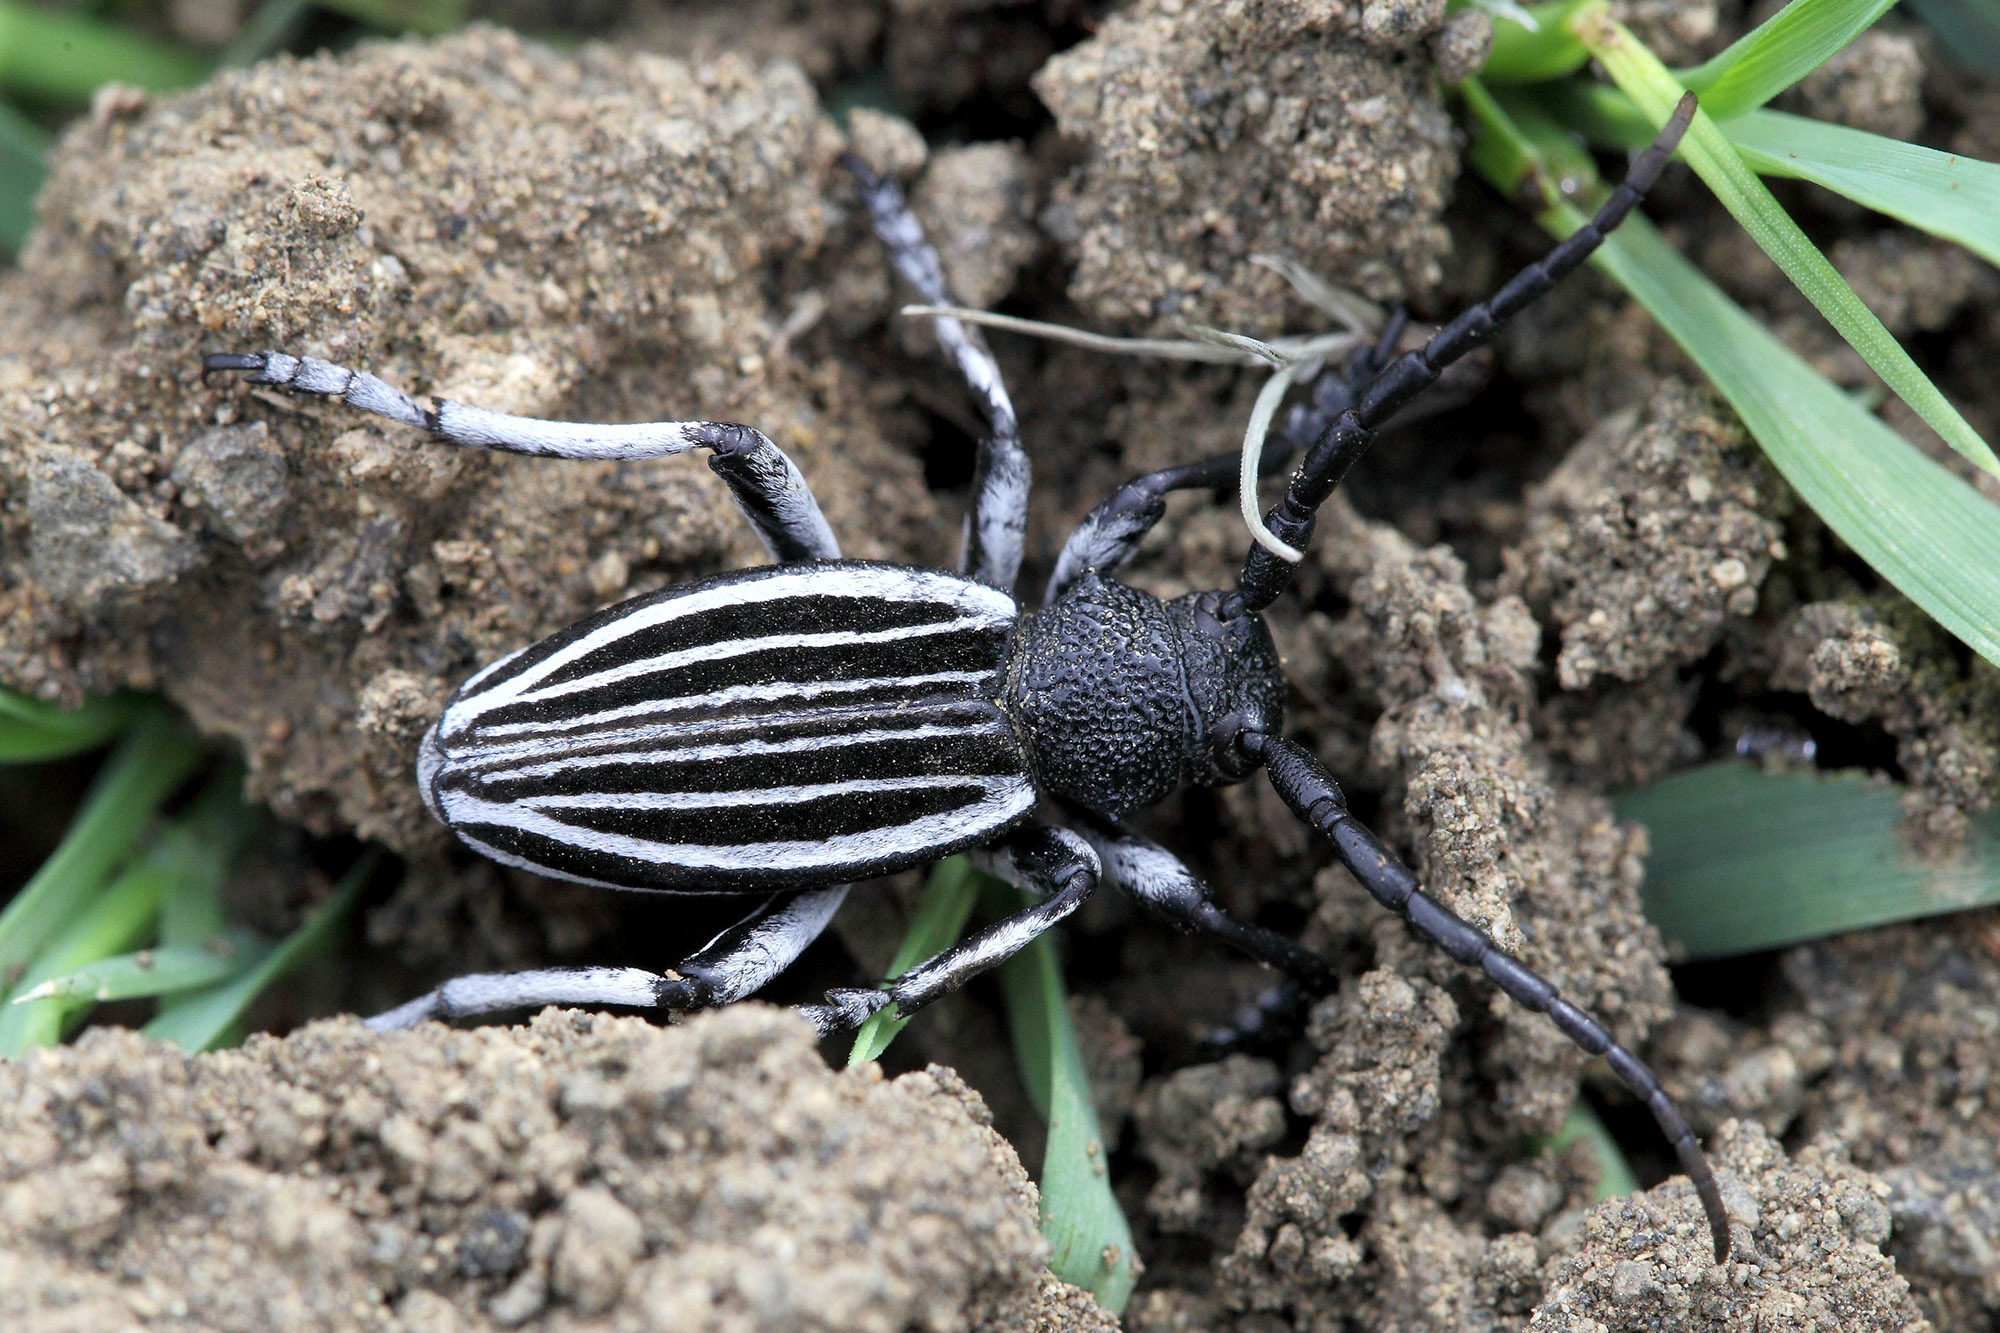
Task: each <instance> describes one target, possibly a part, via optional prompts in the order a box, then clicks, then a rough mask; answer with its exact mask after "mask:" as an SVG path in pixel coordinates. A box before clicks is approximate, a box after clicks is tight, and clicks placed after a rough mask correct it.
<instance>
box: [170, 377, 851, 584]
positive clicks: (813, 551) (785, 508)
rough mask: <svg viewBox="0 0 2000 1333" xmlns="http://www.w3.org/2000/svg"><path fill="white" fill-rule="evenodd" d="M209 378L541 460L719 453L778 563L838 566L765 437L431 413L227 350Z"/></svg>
mask: <svg viewBox="0 0 2000 1333" xmlns="http://www.w3.org/2000/svg"><path fill="white" fill-rule="evenodd" d="M202 369H203V372H204V373H209V372H214V371H239V372H242V373H243V374H244V376H245V378H246V379H247V380H248V381H249V382H250V383H251V384H268V385H271V386H273V387H275V388H279V389H284V390H286V391H287V392H290V393H302V394H313V395H316V396H318V397H322V398H338V399H339V400H340V401H341V402H343V403H345V404H346V405H347V406H349V407H352V408H355V409H358V410H359V411H363V412H371V413H373V414H374V415H376V416H378V417H387V418H388V419H389V420H391V421H396V422H400V423H402V424H403V425H405V426H414V427H416V428H417V429H419V430H426V431H429V432H430V433H431V435H432V436H433V437H434V438H436V439H438V440H441V441H443V442H444V443H446V444H456V445H459V446H461V447H463V448H468V449H494V450H498V451H500V452H502V453H510V454H531V455H534V456H536V457H540V458H578V459H591V460H597V461H601V462H631V461H634V460H637V459H645V458H663V457H666V456H668V455H670V454H682V453H686V452H688V451H689V450H690V449H708V450H710V451H712V454H711V457H710V458H709V460H708V465H709V467H710V468H711V469H713V470H714V472H715V473H716V475H717V476H719V477H721V478H722V480H723V481H724V482H725V483H727V484H728V486H729V492H730V494H731V495H732V496H733V497H734V498H735V500H736V507H737V508H738V509H741V510H742V511H743V516H744V517H745V518H747V519H748V520H749V521H750V526H751V528H752V529H753V530H754V531H755V532H756V534H757V540H758V541H759V542H761V543H762V544H763V546H764V549H765V550H766V551H767V552H769V554H770V556H771V559H772V560H774V561H776V562H777V563H779V564H781V565H783V564H797V563H799V562H801V561H806V560H838V559H839V558H840V544H839V542H837V541H836V540H834V536H833V529H831V528H830V527H828V526H827V522H826V516H825V515H824V514H822V513H820V508H819V502H818V501H817V500H815V499H814V498H813V493H812V489H811V488H810V487H808V486H807V485H806V480H805V477H804V476H803V475H802V474H801V473H800V472H799V469H798V466H797V465H796V464H794V463H793V462H792V460H791V458H790V457H789V456H787V455H786V453H785V451H784V450H782V449H780V448H779V447H778V446H777V445H775V444H773V443H772V442H771V440H770V439H769V437H767V436H766V435H765V434H764V433H763V432H762V431H759V430H756V429H754V428H752V427H750V426H739V425H733V424H730V423H727V422H718V421H642V422H635V423H631V424H623V425H603V424H598V423H595V422H587V421H543V420H541V419H540V418H537V417H517V416H511V415H509V414H507V413H505V412H491V411H488V410H487V409H485V408H483V407H472V406H469V405H467V404H465V403H458V402H453V401H452V400H450V399H448V398H433V399H431V403H430V406H429V407H425V406H422V405H421V404H419V403H418V402H417V401H416V399H414V398H412V397H410V396H409V395H408V394H406V393H404V392H403V391H402V390H400V389H398V388H396V387H394V386H393V385H391V384H389V383H388V382H387V381H385V380H381V379H378V378H376V377H375V376H373V375H370V374H368V373H367V372H366V371H361V370H353V369H350V368H349V367H347V366H339V365H335V364H334V363H333V362H331V361H321V360H320V359H318V358H317V357H310V356H292V355H290V354H289V353H285V352H220V353H217V354H216V355H214V356H210V357H208V358H206V359H205V360H204V361H203V362H202Z"/></svg>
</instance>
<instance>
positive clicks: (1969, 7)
mask: <svg viewBox="0 0 2000 1333" xmlns="http://www.w3.org/2000/svg"><path fill="white" fill-rule="evenodd" d="M1909 7H1910V8H1911V9H1913V10H1915V11H1916V15H1917V18H1918V19H1919V20H1920V21H1921V22H1922V23H1923V25H1924V26H1925V27H1926V28H1929V29H1930V30H1931V35H1932V36H1933V37H1935V38H1937V40H1938V46H1939V48H1940V49H1942V50H1945V51H1949V52H1951V58H1952V59H1953V60H1955V61H1958V62H1959V63H1961V64H1964V65H1968V66H1970V67H1971V68H1973V69H1976V70H1978V71H1979V72H1980V73H1981V74H2000V3H1995V0H1910V4H1909Z"/></svg>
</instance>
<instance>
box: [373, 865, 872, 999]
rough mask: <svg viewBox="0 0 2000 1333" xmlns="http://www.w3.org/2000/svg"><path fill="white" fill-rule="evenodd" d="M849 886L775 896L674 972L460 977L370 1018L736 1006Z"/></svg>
mask: <svg viewBox="0 0 2000 1333" xmlns="http://www.w3.org/2000/svg"><path fill="white" fill-rule="evenodd" d="M847 889H848V886H847V885H845V884H836V885H834V886H833V887H832V888H827V889H809V890H807V891H806V892H804V893H779V894H773V895H771V896H770V897H769V898H767V899H766V900H765V901H764V902H762V903H759V904H758V905H757V907H756V908H755V909H754V910H753V911H752V912H751V913H750V914H749V915H748V916H746V917H744V918H743V919H742V920H741V921H739V922H737V923H736V924H735V925H733V926H730V927H729V928H728V929H726V930H724V931H723V932H722V933H721V934H719V935H717V936H716V937H715V938H714V939H712V940H710V941H709V942H708V943H707V944H705V945H703V946H702V947H701V949H699V950H698V951H696V952H695V953H693V954H691V955H689V957H688V958H687V959H686V960H685V961H683V962H681V963H680V964H679V965H678V966H676V967H675V968H674V969H673V971H671V972H665V973H662V972H649V971H647V970H646V969H644V968H641V967H543V968H535V969H532V970H530V971H526V972H474V973H470V974H468V975H466V976H462V977H453V978H452V979H451V980H450V981H447V982H445V983H444V984H443V985H441V986H439V987H437V989H435V990H433V991H430V992H429V993H427V994H424V995H420V996H418V997H417V998H416V999H414V1000H411V1001H410V1002H409V1003H407V1004H401V1005H398V1006H396V1007H395V1008H394V1009H391V1010H389V1011H387V1012H386V1013H380V1014H377V1015H375V1016H374V1017H373V1018H371V1019H369V1020H368V1026H369V1027H371V1028H374V1029H376V1030H377V1031H386V1030H388V1029H391V1028H406V1027H411V1026H413V1025H415V1024H417V1023H421V1022H422V1021H423V1020H425V1019H427V1018H438V1019H452V1018H470V1017H473V1016H475V1015H478V1014H490V1013H496V1012H498V1011H500V1010H503V1009H529V1008H534V1009H539V1008H541V1007H542V1006H544V1005H550V1004H573V1005H620V1006H627V1007H632V1008H640V1009H671V1010H674V1011H675V1012H679V1013H688V1012H692V1011H694V1010H697V1009H710V1008H714V1007H716V1006H718V1005H724V1004H732V1003H734V1002H735V1001H737V1000H740V999H742V998H743V997H745V996H746V995H749V994H751V993H753V992H754V991H757V990H759V989H761V988H762V987H763V985H764V983H766V982H768V981H769V980H770V979H771V978H772V977H775V976H777V975H778V973H780V972H782V971H784V970H785V969H786V968H788V967H790V966H791V965H792V964H793V962H795V961H796V960H797V959H798V956H799V955H800V954H802V953H804V952H805V950H806V946H807V945H809V944H811V943H812V942H813V941H814V940H816V939H818V938H819V936H820V934H821V932H823V931H824V930H825V929H826V926H827V923H828V922H829V921H831V920H832V919H833V914H834V912H835V910H837V909H838V908H839V907H840V904H841V901H842V900H843V899H845V898H846V897H847Z"/></svg>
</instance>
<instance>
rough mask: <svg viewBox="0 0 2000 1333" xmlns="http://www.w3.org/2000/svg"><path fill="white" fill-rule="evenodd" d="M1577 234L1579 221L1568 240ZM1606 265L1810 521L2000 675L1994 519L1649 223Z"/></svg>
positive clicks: (1622, 237) (1998, 526)
mask: <svg viewBox="0 0 2000 1333" xmlns="http://www.w3.org/2000/svg"><path fill="white" fill-rule="evenodd" d="M1581 221H1582V219H1581V216H1580V215H1577V214H1575V213H1573V212H1572V213H1571V215H1570V219H1569V225H1570V226H1571V227H1573V226H1575V225H1580V223H1581ZM1598 253H1599V259H1598V261H1597V262H1598V263H1599V264H1600V265H1601V266H1602V267H1603V268H1604V269H1605V270H1606V271H1607V272H1609V273H1610V274H1611V275H1612V276H1613V277H1615V278H1616V279H1617V280H1618V281H1619V283H1620V284H1622V285H1623V286H1624V287H1625V289H1626V290H1627V291H1629V292H1631V293H1632V295H1633V296H1634V297H1636V298H1637V299H1638V301H1639V303H1640V304H1641V305H1643V306H1645V307H1646V309H1647V311H1648V312H1650V313H1651V314H1652V316H1653V318H1654V319H1657V320H1658V321H1659V322H1660V324H1661V325H1662V326H1663V327H1665V328H1666V330H1667V332H1668V333H1670V334H1672V335H1673V337H1674V340H1675V341H1676V342H1678V343H1679V344H1680V345H1681V347H1682V348H1683V349H1684V350H1685V351H1686V352H1687V353H1688V355H1689V356H1690V357H1692V358H1693V359H1694V361H1695V363H1696V364H1697V365H1699V366H1700V367H1701V368H1702V371H1703V372H1704V373H1705V374H1707V376H1708V377H1709V379H1710V380H1711V381H1712V382H1713V383H1714V384H1715V386H1716V387H1717V388H1718V389H1720V390H1721V391H1722V394H1723V396H1724V397H1725V398H1727V399H1728V400H1729V403H1730V405H1731V406H1732V407H1734V408H1735V409H1736V413H1737V415H1738V416H1740V417H1742V418H1743V423H1744V425H1746V426H1748V427H1749V429H1750V433H1751V434H1752V435H1753V436H1754V437H1756V440H1757V442H1758V444H1760V445H1761V446H1763V449H1764V452H1765V454H1766V455H1767V456H1768V457H1769V458H1770V459H1771V461H1772V463H1774V464H1775V465H1776V466H1777V468H1778V471H1779V472H1781V473H1783V474H1784V477H1785V480H1786V481H1788V482H1790V483H1791V485H1792V489H1794V490H1796V491H1797V492H1798V493H1799V495H1800V497H1801V498H1802V499H1804V500H1805V502H1806V503H1807V504H1809V505H1811V506H1812V508H1813V512H1815V513H1817V514H1818V515H1819V516H1820V518H1821V519H1822V520H1824V521H1825V523H1826V525H1827V526H1828V527H1830V528H1832V529H1833V531H1834V532H1835V533H1836V534H1837V535H1838V536H1839V537H1840V539H1841V540H1842V541H1844V542H1846V543H1847V544H1848V545H1849V546H1850V547H1852V548H1853V549H1854V552H1855V554H1857V555H1859V556H1860V557H1861V558H1862V559H1863V560H1865V561H1867V562H1868V564H1869V565H1870V566H1871V567H1872V568H1873V569H1874V570H1875V572H1876V573H1878V574H1880V575H1881V576H1882V577H1883V578H1885V579H1887V580H1888V581H1889V582H1890V583H1892V584H1894V585H1895V587H1896V589H1897V590H1898V591H1899V592H1901V593H1902V594H1903V595H1904V596H1905V597H1908V598H1909V599H1910V600H1911V601H1913V602H1915V603H1916V604H1917V605H1918V606H1920V607H1922V608H1923V609H1924V610H1925V611H1927V612H1929V613H1930V615H1931V616H1932V617H1933V618H1935V619H1936V620H1937V622H1938V623H1939V624H1941V625H1943V626H1944V627H1945V628H1946V629H1947V630H1949V631H1951V633H1953V634H1955V635H1957V636H1958V637H1959V638H1960V639H1962V640H1964V641H1965V643H1966V644H1967V645H1968V646H1969V647H1971V648H1972V649H1973V651H1975V652H1977V653H1978V654H1979V655H1980V656H1981V657H1984V658H1985V659H1986V660H1987V661H1989V662H1992V663H1994V664H1995V665H2000V507H1996V506H1995V505H1994V504H1993V503H1992V502H1991V501H1989V500H1987V499H1986V498H1985V497H1984V496H1982V495H1980V494H1979V493H1978V492H1977V491H1975V490H1974V489H1973V488H1972V487H1971V486H1969V485H1967V484H1966V483H1965V482H1964V481H1961V480H1960V479H1959V478H1958V477H1956V476H1953V475H1952V474H1951V473H1950V472H1948V471H1947V470H1946V469H1944V468H1943V467H1941V466H1939V465H1938V464H1937V463H1934V462H1932V461H1931V460H1930V459H1928V458H1926V457H1924V455H1923V454H1921V453H1919V452H1918V451H1917V450H1916V449H1915V448H1914V447H1913V446H1912V445H1910V443H1909V442H1908V441H1906V440H1904V439H1903V438H1902V437H1901V436H1899V435H1897V434H1896V433H1895V432H1894V431H1892V430H1890V429H1889V428H1888V427H1887V426H1885V425H1883V424H1882V422H1881V421H1880V420H1878V419H1877V418H1876V417H1875V416H1874V415H1872V414H1871V413H1869V412H1868V411H1867V410H1866V409H1864V408H1863V407H1861V406H1860V404H1858V403H1857V402H1856V401H1855V400H1854V399H1853V398H1852V397H1850V396H1848V395H1847V394H1845V393H1842V392H1841V391H1840V390H1839V389H1837V388H1835V387H1834V386H1833V385H1832V384H1831V383H1829V382H1828V381H1827V380H1825V379H1824V378H1822V377H1821V376H1820V375H1819V373H1818V372H1817V371H1815V370H1813V369H1812V367H1810V366H1808V365H1807V364H1806V363H1805V362H1804V361H1803V360H1802V359H1800V357H1799V356H1798V355H1797V354H1796V353H1794V352H1793V351H1792V350H1791V349H1790V348H1788V347H1786V346H1785V345H1784V344H1783V343H1781V342H1779V341H1778V340H1777V338H1776V337H1774V336H1773V335H1772V334H1771V333H1770V332H1769V331H1768V330H1766V329H1765V328H1764V327H1763V326H1762V325H1761V324H1759V323H1757V321H1755V320H1754V319H1752V318H1750V316H1749V315H1748V314H1746V313H1744V311H1743V309H1742V308H1741V307H1740V306H1738V305H1737V304H1736V303H1735V302H1733V301H1731V300H1730V299H1729V298H1728V297H1727V296H1725V295H1723V293H1722V292H1721V291H1720V290H1719V289H1718V288H1717V287H1716V286H1715V284H1713V283H1711V282H1710V281H1709V280H1708V279H1707V278H1705V277H1703V276H1702V275H1701V274H1700V273H1699V272H1697V271H1696V270H1695V268H1694V266H1693V265H1691V264H1689V263H1688V262H1687V260H1685V259H1683V258H1682V257H1681V256H1680V255H1679V254H1678V253H1676V252H1675V251H1674V249H1673V247H1672V246H1670V245H1668V244H1667V243H1666V241H1665V240H1664V239H1663V238H1662V237H1661V236H1660V234H1659V232H1657V231H1656V230H1654V229H1653V227H1652V226H1651V225H1650V224H1648V223H1647V222H1646V221H1645V220H1644V219H1642V218H1636V217H1635V218H1632V219H1630V220H1628V221H1627V222H1626V224H1625V225H1624V226H1623V227H1620V228H1619V229H1618V232H1617V233H1616V234H1615V235H1614V236H1613V237H1612V238H1611V241H1610V243H1608V244H1607V245H1606V246H1605V247H1604V248H1603V249H1602V250H1600V251H1599V252H1598Z"/></svg>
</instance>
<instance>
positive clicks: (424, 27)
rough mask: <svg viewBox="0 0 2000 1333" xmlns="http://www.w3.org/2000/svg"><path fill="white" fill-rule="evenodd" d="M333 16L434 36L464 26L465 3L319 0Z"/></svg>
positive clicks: (461, 0) (443, 0)
mask: <svg viewBox="0 0 2000 1333" xmlns="http://www.w3.org/2000/svg"><path fill="white" fill-rule="evenodd" d="M320 4H321V5H323V6H324V7H325V8H327V9H331V10H333V11H334V12H335V13H337V14H345V15H347V17H349V18H351V19H355V20H357V21H359V22H362V23H368V24H372V25H374V26H375V27H377V28H386V29H388V30H389V31H390V32H418V33H423V34H424V35H426V36H430V37H435V36H436V35H438V34H439V33H445V32H451V31H453V30H454V29H457V28H462V27H464V26H465V20H466V14H467V8H468V7H467V3H466V0H320Z"/></svg>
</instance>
